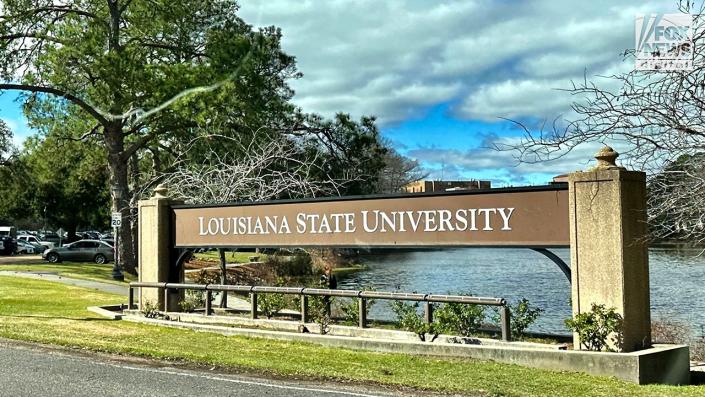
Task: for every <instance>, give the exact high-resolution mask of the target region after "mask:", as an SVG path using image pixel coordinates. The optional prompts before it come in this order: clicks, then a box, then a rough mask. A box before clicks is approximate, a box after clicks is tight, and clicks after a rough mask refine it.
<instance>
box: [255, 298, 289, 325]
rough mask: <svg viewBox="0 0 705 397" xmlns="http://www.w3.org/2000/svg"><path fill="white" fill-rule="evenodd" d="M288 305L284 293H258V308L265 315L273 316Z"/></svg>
mask: <svg viewBox="0 0 705 397" xmlns="http://www.w3.org/2000/svg"><path fill="white" fill-rule="evenodd" d="M285 307H286V299H285V298H284V295H282V294H258V295H257V308H258V309H259V310H260V311H261V312H262V314H264V316H265V317H267V318H268V319H269V318H272V317H274V316H275V315H276V314H277V313H279V312H280V311H282V309H284V308H285Z"/></svg>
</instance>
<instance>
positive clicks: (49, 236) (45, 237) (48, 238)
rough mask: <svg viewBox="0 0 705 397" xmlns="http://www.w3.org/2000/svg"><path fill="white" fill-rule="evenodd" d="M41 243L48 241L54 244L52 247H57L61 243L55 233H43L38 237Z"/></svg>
mask: <svg viewBox="0 0 705 397" xmlns="http://www.w3.org/2000/svg"><path fill="white" fill-rule="evenodd" d="M39 237H40V238H41V239H42V240H43V241H49V242H51V243H54V245H59V243H60V242H61V237H60V236H59V235H58V234H56V233H52V232H49V233H44V234H41V235H40V236H39Z"/></svg>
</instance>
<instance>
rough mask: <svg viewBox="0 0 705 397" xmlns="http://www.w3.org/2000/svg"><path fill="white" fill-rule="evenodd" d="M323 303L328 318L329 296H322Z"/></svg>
mask: <svg viewBox="0 0 705 397" xmlns="http://www.w3.org/2000/svg"><path fill="white" fill-rule="evenodd" d="M323 303H324V304H325V312H326V316H328V318H330V296H324V297H323Z"/></svg>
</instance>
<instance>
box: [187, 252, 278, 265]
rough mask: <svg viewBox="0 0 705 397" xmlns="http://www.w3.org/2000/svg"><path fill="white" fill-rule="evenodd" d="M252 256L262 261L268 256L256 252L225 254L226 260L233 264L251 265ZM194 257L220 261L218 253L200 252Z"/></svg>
mask: <svg viewBox="0 0 705 397" xmlns="http://www.w3.org/2000/svg"><path fill="white" fill-rule="evenodd" d="M251 256H259V260H260V261H263V260H265V259H267V255H266V254H257V253H254V252H229V251H226V252H225V260H226V261H228V262H231V263H249V262H250V257H251ZM194 257H196V258H197V259H203V260H210V261H216V262H219V261H220V255H219V254H218V251H208V252H199V253H197V254H194Z"/></svg>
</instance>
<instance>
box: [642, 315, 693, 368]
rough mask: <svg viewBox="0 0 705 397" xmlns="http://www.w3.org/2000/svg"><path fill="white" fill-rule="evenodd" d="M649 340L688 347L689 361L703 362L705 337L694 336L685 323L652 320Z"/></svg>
mask: <svg viewBox="0 0 705 397" xmlns="http://www.w3.org/2000/svg"><path fill="white" fill-rule="evenodd" d="M651 340H652V341H653V342H654V343H673V344H684V345H689V346H690V358H691V360H696V361H705V335H702V336H700V337H697V336H695V335H694V332H693V331H692V330H691V328H690V327H689V326H688V325H687V324H685V323H682V322H679V321H676V320H669V319H657V320H653V321H652V322H651Z"/></svg>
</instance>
